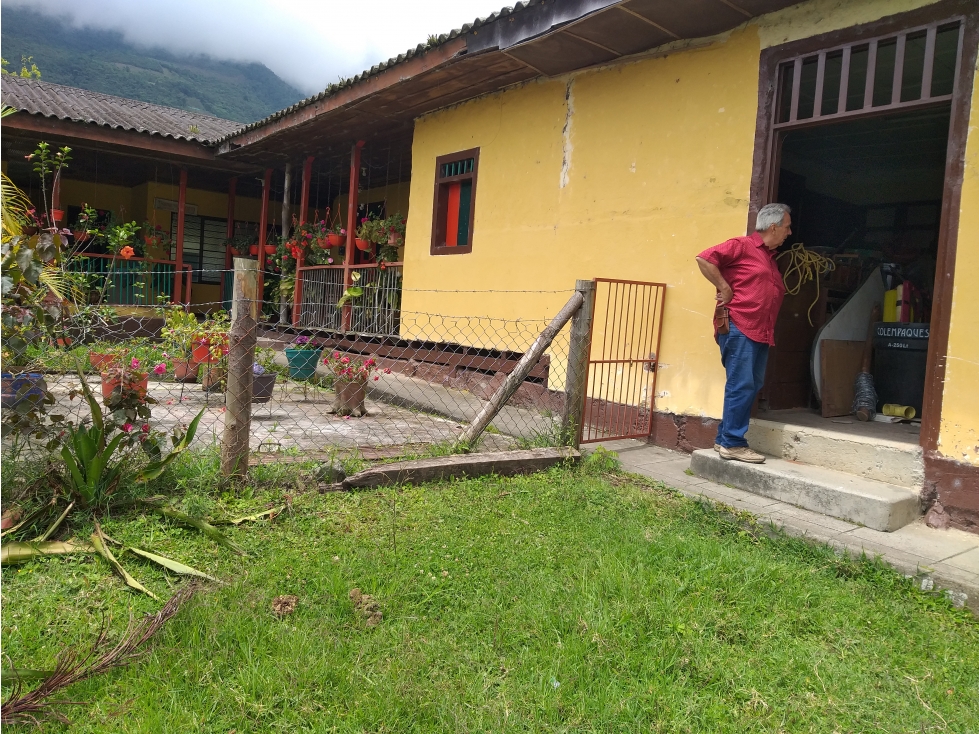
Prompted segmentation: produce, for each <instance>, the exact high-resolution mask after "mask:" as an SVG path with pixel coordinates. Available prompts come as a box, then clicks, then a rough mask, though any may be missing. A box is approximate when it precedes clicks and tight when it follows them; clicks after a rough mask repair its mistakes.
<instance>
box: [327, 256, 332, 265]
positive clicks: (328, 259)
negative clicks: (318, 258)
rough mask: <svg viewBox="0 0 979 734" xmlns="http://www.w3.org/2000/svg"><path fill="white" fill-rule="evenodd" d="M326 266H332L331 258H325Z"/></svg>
mask: <svg viewBox="0 0 979 734" xmlns="http://www.w3.org/2000/svg"><path fill="white" fill-rule="evenodd" d="M326 264H327V265H332V264H333V258H332V257H328V258H326Z"/></svg>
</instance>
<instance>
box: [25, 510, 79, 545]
mask: <svg viewBox="0 0 979 734" xmlns="http://www.w3.org/2000/svg"><path fill="white" fill-rule="evenodd" d="M74 506H75V503H74V502H69V503H68V506H67V507H66V508H65V511H64V512H62V513H61V514H60V515H58V517H56V518H55V520H54V522H52V523H51V524H50V525H48V529H47V530H45V531H44V532H43V533H41V534H40V535H39V536H38V537H37V538H35V539H34V540H35V542H38V543H40V542H41V541H44V540H47V539H48V538H50V537H51V536H52V535H54V531H55V530H57V529H58V528H59V527H60V526H61V523H63V522H64V520H65V518H66V517H68V513H69V512H71V509H72V508H73V507H74Z"/></svg>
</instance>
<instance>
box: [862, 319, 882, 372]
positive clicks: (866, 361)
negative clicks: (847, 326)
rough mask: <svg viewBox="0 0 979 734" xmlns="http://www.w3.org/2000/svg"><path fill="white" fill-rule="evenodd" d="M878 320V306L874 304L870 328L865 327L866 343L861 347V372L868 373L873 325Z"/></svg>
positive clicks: (871, 353)
mask: <svg viewBox="0 0 979 734" xmlns="http://www.w3.org/2000/svg"><path fill="white" fill-rule="evenodd" d="M879 320H880V304H879V303H875V304H874V308H873V310H872V311H871V312H870V326H868V327H867V343H866V344H864V345H863V364H862V365H861V367H860V371H861V372H870V358H871V356H872V355H873V353H874V324H875V323H876V322H877V321H879Z"/></svg>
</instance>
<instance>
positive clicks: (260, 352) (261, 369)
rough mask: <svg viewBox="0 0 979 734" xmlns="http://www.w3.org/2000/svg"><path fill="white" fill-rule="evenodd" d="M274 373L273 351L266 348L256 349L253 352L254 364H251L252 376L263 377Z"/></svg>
mask: <svg viewBox="0 0 979 734" xmlns="http://www.w3.org/2000/svg"><path fill="white" fill-rule="evenodd" d="M272 372H275V350H274V349H269V348H268V347H258V349H256V350H255V362H254V364H252V374H254V375H256V376H257V375H265V374H270V373H272Z"/></svg>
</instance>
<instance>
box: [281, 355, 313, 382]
mask: <svg viewBox="0 0 979 734" xmlns="http://www.w3.org/2000/svg"><path fill="white" fill-rule="evenodd" d="M319 357H320V350H319V349H296V348H293V347H286V359H287V360H289V377H291V378H293V379H294V380H308V379H309V378H310V377H312V376H313V375H315V374H316V363H317V360H319Z"/></svg>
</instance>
